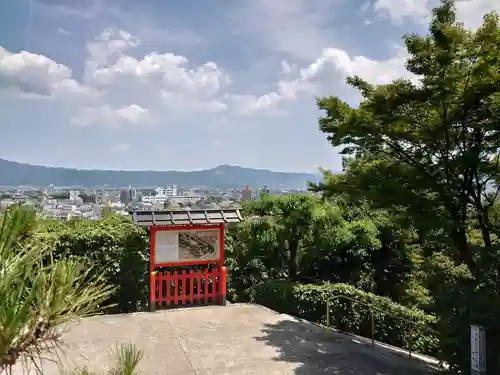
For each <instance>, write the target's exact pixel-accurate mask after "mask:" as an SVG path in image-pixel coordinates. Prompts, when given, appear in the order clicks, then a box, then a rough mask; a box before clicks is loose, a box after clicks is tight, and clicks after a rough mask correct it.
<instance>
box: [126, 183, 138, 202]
mask: <svg viewBox="0 0 500 375" xmlns="http://www.w3.org/2000/svg"><path fill="white" fill-rule="evenodd" d="M128 191H129V194H130V200H131V201H135V200H136V199H137V190H136V188H133V187H132V186H130V185H129V187H128Z"/></svg>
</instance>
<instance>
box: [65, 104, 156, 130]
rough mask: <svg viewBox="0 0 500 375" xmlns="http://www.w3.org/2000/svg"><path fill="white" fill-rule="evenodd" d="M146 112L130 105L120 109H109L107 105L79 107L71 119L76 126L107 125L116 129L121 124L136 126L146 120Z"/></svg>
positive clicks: (134, 105)
mask: <svg viewBox="0 0 500 375" xmlns="http://www.w3.org/2000/svg"><path fill="white" fill-rule="evenodd" d="M147 117H148V110H147V109H145V108H142V107H139V106H138V105H136V104H131V105H129V106H127V107H122V108H110V107H109V106H107V105H103V106H100V107H81V108H79V110H78V112H77V114H76V116H75V117H73V119H72V121H71V122H72V124H73V125H76V126H91V125H108V126H112V127H118V126H120V125H123V124H129V125H137V124H140V123H141V122H143V121H144V120H146V119H147Z"/></svg>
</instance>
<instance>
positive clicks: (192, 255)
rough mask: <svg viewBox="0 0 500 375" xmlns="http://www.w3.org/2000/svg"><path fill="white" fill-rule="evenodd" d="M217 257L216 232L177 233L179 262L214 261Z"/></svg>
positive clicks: (217, 240) (217, 238) (192, 231)
mask: <svg viewBox="0 0 500 375" xmlns="http://www.w3.org/2000/svg"><path fill="white" fill-rule="evenodd" d="M218 257H219V232H218V231H217V230H189V231H185V232H182V231H181V232H179V261H181V262H182V261H188V260H216V259H218Z"/></svg>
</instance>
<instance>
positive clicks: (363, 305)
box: [253, 280, 439, 355]
mask: <svg viewBox="0 0 500 375" xmlns="http://www.w3.org/2000/svg"><path fill="white" fill-rule="evenodd" d="M346 297H347V298H346ZM348 298H350V299H352V300H355V301H358V302H354V301H352V300H349V299H348ZM253 300H254V302H256V303H259V304H262V305H264V306H267V307H269V308H271V309H273V310H276V311H278V312H281V313H287V314H291V315H295V316H298V317H301V318H304V319H307V320H310V321H313V322H318V323H323V324H324V323H325V322H326V301H327V300H330V301H331V302H330V317H331V324H332V325H333V326H334V327H336V328H338V329H340V330H342V331H345V332H351V333H355V334H358V335H361V336H365V337H371V314H372V313H373V315H374V318H375V339H376V340H378V341H382V342H385V343H388V344H391V345H395V346H398V347H402V348H406V349H412V350H414V351H417V352H419V353H422V354H430V355H435V354H436V352H437V348H438V344H439V342H438V341H439V340H438V337H437V335H436V333H435V331H434V326H435V324H436V323H437V319H436V318H435V317H434V316H432V315H427V314H425V313H424V312H423V311H421V310H417V309H409V308H407V307H404V306H401V305H399V304H397V303H395V302H394V301H392V300H390V299H389V298H387V297H381V296H377V295H375V294H373V293H367V292H364V291H362V290H359V289H356V288H354V287H353V286H351V285H347V284H330V283H325V284H298V283H292V282H290V281H287V280H277V281H268V282H265V283H262V284H260V285H259V286H257V287H256V288H255V290H254V295H253ZM398 317H399V318H398Z"/></svg>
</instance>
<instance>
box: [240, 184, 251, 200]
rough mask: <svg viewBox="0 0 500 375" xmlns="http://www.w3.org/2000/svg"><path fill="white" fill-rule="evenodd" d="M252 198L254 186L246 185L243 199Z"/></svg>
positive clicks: (242, 195)
mask: <svg viewBox="0 0 500 375" xmlns="http://www.w3.org/2000/svg"><path fill="white" fill-rule="evenodd" d="M251 199H252V188H251V187H250V186H249V185H245V189H244V190H243V191H242V192H241V200H242V201H249V200H251Z"/></svg>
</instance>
